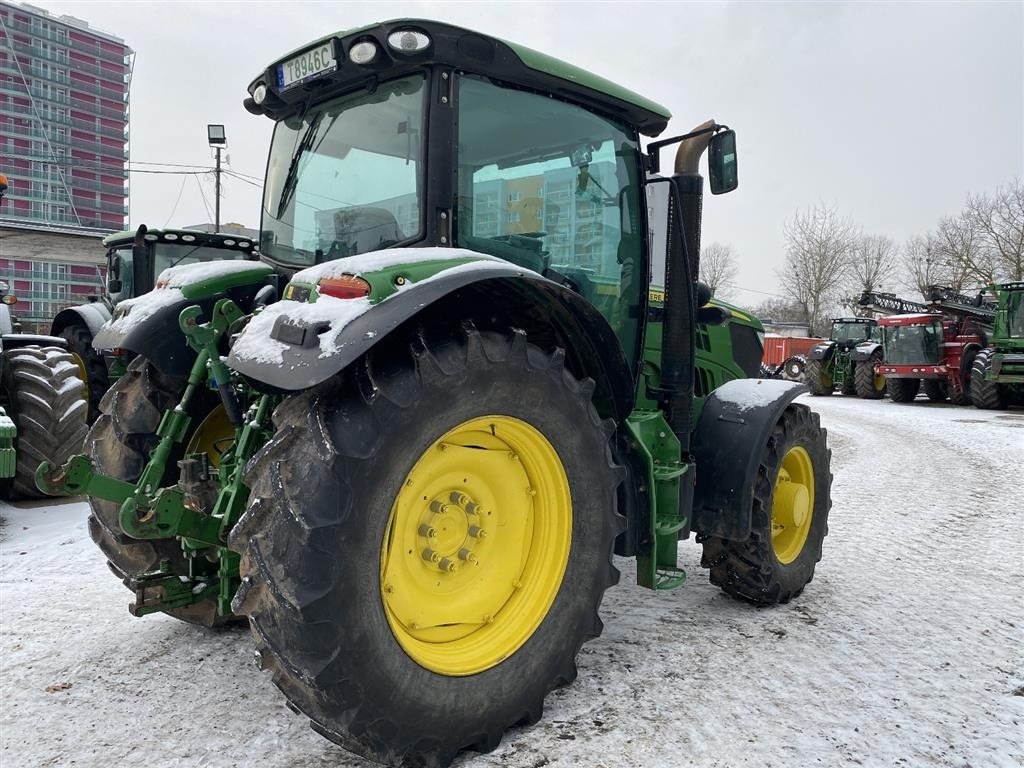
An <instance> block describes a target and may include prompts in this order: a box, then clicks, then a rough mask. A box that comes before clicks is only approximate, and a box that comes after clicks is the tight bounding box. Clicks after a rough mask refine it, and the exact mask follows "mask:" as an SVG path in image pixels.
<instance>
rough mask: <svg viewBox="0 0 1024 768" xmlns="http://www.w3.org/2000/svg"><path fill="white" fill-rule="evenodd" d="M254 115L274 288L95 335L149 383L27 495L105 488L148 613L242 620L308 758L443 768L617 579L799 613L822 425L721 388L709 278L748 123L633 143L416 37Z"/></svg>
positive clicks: (514, 73) (765, 386) (728, 334)
mask: <svg viewBox="0 0 1024 768" xmlns="http://www.w3.org/2000/svg"><path fill="white" fill-rule="evenodd" d="M245 106H246V108H247V109H248V110H249V111H250V112H252V113H254V114H257V115H264V116H266V117H267V118H269V119H271V120H273V121H274V123H275V129H274V135H273V139H272V143H271V148H270V156H269V160H268V163H267V178H266V185H265V198H264V205H263V211H264V214H263V221H262V237H261V242H260V252H261V259H262V263H256V262H238V263H226V264H222V265H221V266H220V268H219V270H218V269H214V268H212V266H211V265H201V266H200V265H195V266H187V267H179V268H176V269H175V270H172V271H171V272H170V273H167V272H165V273H164V275H163V276H162V277H161V278H160V280H159V281H158V285H157V288H156V289H155V290H154V291H152V292H151V293H149V294H148V295H146V296H144V297H141V298H140V299H136V300H135V301H133V302H131V303H130V304H128V305H127V306H126V303H122V304H121V305H120V306H119V307H118V309H117V310H116V312H115V315H114V318H113V320H112V321H111V322H110V323H109V324H108V325H107V326H106V327H105V328H104V329H103V330H102V331H101V332H100V333H99V334H97V336H96V339H95V345H96V346H97V347H102V348H104V349H110V348H114V347H116V348H121V349H127V350H130V351H132V352H134V353H137V355H138V357H136V359H135V360H134V362H132V364H131V365H130V366H129V370H128V372H127V374H126V375H125V376H124V377H123V378H122V379H121V380H119V381H118V382H117V384H116V385H115V386H114V387H113V389H112V390H111V392H110V394H108V396H107V397H106V398H104V400H103V403H102V406H101V411H102V413H101V415H100V417H99V419H98V420H97V421H96V423H95V425H94V426H93V428H92V431H91V432H90V434H89V438H88V440H87V454H86V455H83V456H79V457H76V458H74V459H73V460H72V461H70V462H69V463H68V464H67V465H65V466H64V467H56V466H52V465H46V464H44V465H42V466H41V467H40V469H39V473H38V475H37V480H38V482H39V484H40V486H41V487H43V488H45V489H46V490H48V491H49V492H53V493H86V494H88V495H89V497H90V501H91V504H92V516H91V518H90V526H91V529H92V532H93V536H94V538H95V539H96V541H97V543H98V544H99V546H100V547H101V549H102V550H103V551H104V553H105V554H106V556H107V557H108V558H109V560H110V561H111V563H112V564H113V567H114V569H115V570H116V571H118V572H119V573H120V574H121V575H122V577H123V578H124V580H125V583H126V584H127V585H128V586H129V587H130V588H131V589H132V590H133V592H134V593H135V602H134V604H133V605H132V607H131V610H132V612H133V613H135V614H137V615H142V614H147V613H152V612H156V611H162V612H165V613H169V614H171V615H174V616H177V617H179V618H181V619H184V620H186V621H192V622H196V623H202V624H215V623H218V622H223V621H228V620H231V619H232V618H234V617H247V618H248V620H249V623H250V626H251V628H252V631H253V636H254V638H255V643H256V662H257V664H258V665H259V666H260V667H261V668H263V669H266V670H268V671H269V672H270V673H271V675H272V677H273V681H274V683H275V684H276V685H277V686H278V688H280V689H281V691H282V692H283V693H284V695H285V696H286V697H287V699H288V701H289V702H290V704H291V706H292V707H294V708H295V709H296V710H297V711H299V712H302V713H303V714H305V715H306V716H307V717H309V719H310V721H311V723H312V726H313V728H314V729H316V730H317V731H318V732H319V733H321V734H323V735H324V736H326V737H327V738H329V739H331V740H333V741H335V742H337V743H338V744H340V745H342V746H343V747H345V748H346V749H349V750H352V751H354V752H357V753H359V754H361V755H364V756H366V757H368V758H370V759H373V760H376V761H379V762H382V763H385V764H389V765H417V766H438V765H447V764H448V763H449V762H450V761H451V760H452V759H453V758H454V757H455V756H456V754H457V753H458V752H459V751H460V750H463V749H472V750H480V751H487V750H491V749H493V748H494V747H495V746H496V745H497V744H498V743H499V741H500V739H501V738H502V734H503V733H504V732H505V730H506V729H508V728H509V727H511V726H514V725H516V724H523V723H533V722H535V721H537V720H538V719H539V718H540V717H541V711H542V706H543V701H544V698H545V696H546V695H547V694H548V693H549V692H550V691H551V690H552V689H554V688H555V687H557V686H559V685H562V684H565V683H568V682H570V681H572V680H573V679H574V678H575V676H576V663H575V659H576V655H577V652H578V651H579V649H580V646H581V645H582V643H584V642H585V641H587V640H590V639H592V638H594V637H596V636H597V635H598V634H600V632H601V628H602V625H601V620H600V619H599V617H598V609H599V606H600V603H601V598H602V596H603V594H604V592H605V590H606V589H607V588H608V587H610V586H612V585H613V584H615V583H616V582H617V581H618V578H619V575H618V571H617V570H616V568H615V565H614V563H613V560H612V555H613V553H618V554H619V555H623V556H630V557H635V558H636V559H637V578H638V580H639V582H640V584H642V585H644V586H646V587H650V588H652V589H667V588H671V587H676V586H679V585H681V584H682V583H683V581H684V578H685V574H684V573H683V571H682V570H681V569H680V568H679V566H678V564H677V560H676V558H677V548H678V545H679V541H680V540H682V539H687V538H690V537H691V536H693V537H695V538H696V540H697V542H698V543H700V544H701V545H702V547H703V560H702V562H703V565H704V566H705V567H707V568H708V569H710V579H711V581H712V582H713V583H715V584H717V585H719V586H720V587H721V588H722V589H724V590H725V591H726V592H727V593H729V594H730V595H733V596H735V597H738V598H740V599H743V600H746V601H748V602H750V603H754V604H758V605H770V604H774V603H780V602H786V601H788V600H790V599H791V598H793V597H795V596H796V595H798V594H799V593H800V592H801V590H803V589H804V587H805V586H806V585H807V583H808V582H809V581H810V580H811V577H812V575H813V573H814V568H815V564H816V562H817V561H818V560H819V559H820V556H821V547H822V540H823V538H824V536H825V533H826V531H827V518H828V514H829V508H830V505H831V502H830V496H829V493H830V486H831V474H830V454H829V450H828V447H827V445H826V436H825V432H824V430H822V429H821V427H820V426H819V422H818V417H817V415H815V414H814V413H813V412H812V411H811V410H810V409H809V408H808V407H807V406H806V405H804V404H802V403H798V402H795V398H796V397H797V395H799V394H800V393H801V392H802V391H804V389H803V387H801V386H800V385H797V384H792V383H789V382H781V381H759V380H757V379H752V378H751V379H747V378H734V377H739V376H742V375H749V376H753V375H755V374H756V371H757V364H758V362H759V360H760V357H761V354H760V343H759V340H758V336H757V334H758V332H759V330H760V325H759V324H758V323H757V322H756V321H754V320H752V319H750V318H747V317H746V316H737V314H736V313H735V312H734V311H733V310H732V309H731V308H729V307H727V306H725V305H721V304H715V303H714V302H713V301H711V300H710V299H709V292H708V291H707V289H706V288H704V287H703V286H702V285H701V284H700V283H699V282H698V276H699V264H698V262H697V256H698V254H699V253H700V247H699V245H700V228H701V204H702V198H703V185H704V182H703V178H702V176H701V175H699V173H698V162H699V160H700V157H701V156H702V154H703V153H704V152H705V151H706V150H708V148H709V147H710V152H709V161H708V166H709V175H710V186H711V191H712V192H713V193H721V192H728V191H730V190H732V189H734V188H735V187H736V186H737V170H736V169H737V163H736V143H735V134H734V133H733V132H732V131H730V130H728V129H726V128H725V127H724V126H721V125H718V124H716V123H714V122H711V121H709V122H708V123H705V124H704V125H702V126H700V127H699V128H698V129H697V130H695V131H693V132H691V133H689V134H686V135H683V136H676V137H673V138H669V139H664V140H661V141H657V142H653V143H650V144H648V146H647V148H646V150H644V149H642V148H641V144H640V140H641V139H640V137H641V135H646V136H657V135H658V134H660V133H661V132H662V131H664V130H665V128H666V127H667V125H668V121H669V117H670V115H669V113H668V111H667V110H666V109H664V108H663V107H661V106H659V105H657V104H655V103H654V102H652V101H649V100H648V99H645V98H643V97H642V96H639V95H637V94H635V93H632V92H630V91H627V90H626V89H624V88H622V87H620V86H617V85H615V84H613V83H610V82H608V81H607V80H603V79H601V78H599V77H597V76H595V75H593V74H591V73H590V72H586V71H583V70H580V69H578V68H576V67H573V66H571V65H569V64H566V63H564V62H561V61H558V60H556V59H553V58H551V57H549V56H546V55H543V54H540V53H537V52H536V51H532V50H530V49H528V48H524V47H522V46H519V45H515V44H512V43H507V42H504V41H502V40H498V39H496V38H493V37H489V36H487V35H483V34H479V33H476V32H471V31H469V30H465V29H460V28H458V27H453V26H450V25H447V24H441V23H436V22H432V21H418V20H407V19H405V20H400V21H392V22H386V23H382V24H375V25H372V26H368V27H364V28H361V29H358V30H353V31H349V32H342V33H338V34H334V35H330V36H327V37H324V38H322V39H320V40H318V41H316V42H314V43H312V44H310V45H308V46H304V47H303V48H301V49H299V50H297V51H295V52H293V53H290V54H288V55H287V56H284V57H283V58H281V59H279V60H277V61H275V62H274V63H273V64H271V65H270V66H269V67H268V68H267V69H266V70H264V71H262V72H260V73H259V75H258V76H257V77H256V79H255V80H254V81H253V82H252V83H251V85H250V86H249V97H248V98H247V99H246V100H245ZM670 145H678V150H677V153H676V158H675V167H674V172H673V173H672V174H671V175H664V176H663V175H659V174H658V170H659V153H660V150H661V149H662V148H663V147H667V146H670ZM649 229H650V230H652V231H651V236H650V238H649V237H648V234H649ZM659 230H660V231H659ZM655 268H658V269H662V268H663V271H664V281H663V282H664V287H663V289H656V290H658V291H660V293H661V294H663V295H661V296H657V294H656V296H657V297H658V298H660V299H661V301H659V302H654V301H651V296H650V293H649V281H650V280H651V279H652V277H651V276H652V271H653V270H654V269H655ZM657 304H660V305H661V306H660V307H659V306H657ZM655 324H658V325H660V332H661V342H660V344H652V343H650V342H651V339H653V338H655V336H654V333H655ZM730 326H735V327H736V328H737V329H738V330H736V331H732V330H729V329H730ZM712 334H713V336H712ZM702 338H705V339H709V340H711V339H714V340H717V341H709V342H708V343H705V342H703V341H702ZM718 342H721V343H718ZM702 344H703V345H704V346H703V348H702ZM701 361H703V362H701ZM700 365H705V366H707V369H708V370H709V371H711V372H710V373H708V376H709V378H708V379H707V385H706V386H705V385H704V384H701V383H700V376H699V374H698V373H697V371H698V367H699V366H700ZM712 369H713V370H712ZM712 374H713V375H712ZM727 379H728V380H727ZM698 473H699V475H700V479H699V482H697V476H698Z"/></svg>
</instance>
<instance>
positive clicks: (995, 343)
mask: <svg viewBox="0 0 1024 768" xmlns="http://www.w3.org/2000/svg"><path fill="white" fill-rule="evenodd" d="M988 291H989V292H990V293H994V294H995V296H996V318H995V327H994V329H993V331H992V335H991V337H990V344H991V347H990V348H988V349H982V350H979V351H978V353H977V354H976V356H975V357H974V360H973V361H972V376H971V380H970V393H971V400H972V401H973V403H974V405H976V406H977V407H978V408H985V409H995V408H1005V407H1006V406H1007V405H1008V404H1009V403H1017V404H1024V282H1015V283H1003V284H1001V285H990V286H989V287H988Z"/></svg>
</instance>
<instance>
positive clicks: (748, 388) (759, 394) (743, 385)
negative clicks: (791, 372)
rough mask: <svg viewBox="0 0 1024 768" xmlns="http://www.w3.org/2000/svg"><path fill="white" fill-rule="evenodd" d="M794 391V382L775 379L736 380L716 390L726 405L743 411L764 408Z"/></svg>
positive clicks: (717, 395) (716, 394)
mask: <svg viewBox="0 0 1024 768" xmlns="http://www.w3.org/2000/svg"><path fill="white" fill-rule="evenodd" d="M792 389H793V382H791V381H779V380H774V379H736V380H734V381H729V382H726V383H725V384H724V385H722V386H721V387H719V388H718V389H716V390H715V396H716V397H717V398H718V399H719V400H720V401H721V402H722V403H723V404H726V405H732V406H734V407H735V408H736V409H737V410H738V411H740V412H741V413H742V412H743V411H749V410H753V409H755V408H763V407H764V406H766V405H769V404H770V403H773V402H775V400H777V399H778V398H779V397H781V396H782V395H784V394H785V393H786V392H790V391H792Z"/></svg>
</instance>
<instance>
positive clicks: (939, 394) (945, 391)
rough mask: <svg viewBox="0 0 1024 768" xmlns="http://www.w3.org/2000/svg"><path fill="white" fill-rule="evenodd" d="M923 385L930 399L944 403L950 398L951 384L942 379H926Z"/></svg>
mask: <svg viewBox="0 0 1024 768" xmlns="http://www.w3.org/2000/svg"><path fill="white" fill-rule="evenodd" d="M921 385H922V387H923V389H924V393H925V395H927V397H928V400H929V401H931V402H933V403H944V402H946V400H948V399H949V385H948V384H947V383H946V382H945V381H943V380H942V379H924V380H922V382H921Z"/></svg>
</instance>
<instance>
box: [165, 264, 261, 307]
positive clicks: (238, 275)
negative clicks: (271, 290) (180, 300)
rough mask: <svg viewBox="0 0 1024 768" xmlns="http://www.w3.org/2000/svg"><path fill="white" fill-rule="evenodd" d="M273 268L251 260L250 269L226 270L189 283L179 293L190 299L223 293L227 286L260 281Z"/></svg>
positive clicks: (195, 299)
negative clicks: (220, 273) (214, 275)
mask: <svg viewBox="0 0 1024 768" xmlns="http://www.w3.org/2000/svg"><path fill="white" fill-rule="evenodd" d="M273 272H274V270H273V269H272V268H271V267H269V266H268V265H266V264H261V263H259V262H257V261H254V262H252V269H246V270H241V271H235V272H226V273H225V274H222V275H217V276H216V277H211V278H209V279H207V280H200V281H197V282H195V283H190V284H188V285H186V286H184V287H182V289H181V295H182V296H184V297H185V298H186V299H189V300H190V301H200V300H202V299H208V298H212V297H214V296H217V295H219V294H222V293H225V292H226V291H227V290H228V289H229V288H238V287H240V286H243V285H252V284H254V283H262V282H263V281H264V280H266V279H267V278H268V277H270V275H272V274H273Z"/></svg>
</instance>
